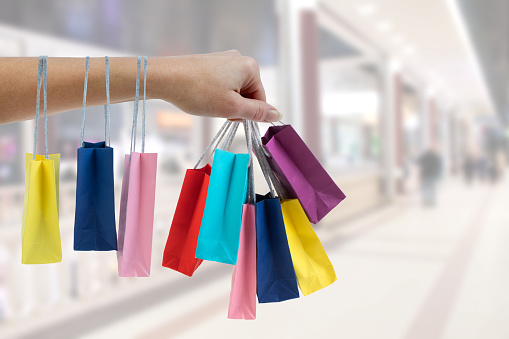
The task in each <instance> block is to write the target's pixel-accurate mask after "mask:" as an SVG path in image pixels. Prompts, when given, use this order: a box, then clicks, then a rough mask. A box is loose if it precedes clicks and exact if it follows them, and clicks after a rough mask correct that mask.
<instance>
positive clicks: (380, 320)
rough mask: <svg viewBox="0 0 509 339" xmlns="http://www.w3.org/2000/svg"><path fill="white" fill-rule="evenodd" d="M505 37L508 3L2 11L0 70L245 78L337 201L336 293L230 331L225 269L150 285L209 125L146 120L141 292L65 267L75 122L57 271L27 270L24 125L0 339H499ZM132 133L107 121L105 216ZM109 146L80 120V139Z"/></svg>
mask: <svg viewBox="0 0 509 339" xmlns="http://www.w3.org/2000/svg"><path fill="white" fill-rule="evenodd" d="M508 33H509V2H507V1H505V0H483V1H474V0H427V1H405V0H377V1H370V0H316V1H313V0H258V1H248V0H236V1H233V0H216V1H206V0H186V1H184V0H145V1H120V0H88V1H85V0H68V1H58V0H53V1H50V0H45V1H28V0H26V1H16V0H4V1H1V2H0V56H38V55H49V56H51V57H58V56H72V57H83V56H86V55H89V56H101V57H102V56H104V55H109V56H124V55H133V56H134V55H149V56H159V55H161V56H162V55H179V54H193V53H207V52H216V51H222V50H227V49H237V50H239V51H240V52H241V53H242V54H244V55H248V56H251V57H253V58H255V59H256V60H257V61H258V62H259V64H260V68H261V75H262V80H263V83H264V86H265V89H266V92H267V98H268V102H269V103H271V104H272V105H274V106H275V107H277V108H278V109H279V110H280V111H281V112H282V113H283V115H284V121H285V122H286V123H291V124H292V125H293V126H294V127H295V129H296V130H297V131H298V132H299V133H300V135H301V136H302V137H303V139H304V140H305V141H306V143H307V144H308V146H309V147H310V148H311V149H312V151H313V152H314V154H315V155H316V156H317V157H318V158H319V159H320V161H321V162H322V164H323V165H324V167H325V168H326V169H327V170H328V172H329V173H330V175H331V176H332V177H333V178H334V180H335V181H336V183H337V184H338V185H339V186H340V187H341V189H342V190H343V191H344V192H345V193H346V195H347V199H346V200H345V201H343V202H342V203H341V204H340V205H339V206H338V207H337V208H336V209H335V210H334V211H333V212H332V213H331V214H329V215H328V216H327V217H326V218H325V219H324V220H323V221H321V222H320V223H319V224H317V225H316V227H315V229H316V231H317V233H318V235H319V236H320V238H321V240H322V242H323V244H324V247H325V248H326V250H327V251H328V253H329V256H330V258H331V260H332V262H333V264H334V266H335V269H336V272H337V275H338V281H337V282H336V283H334V284H333V285H331V286H330V287H328V288H326V289H324V290H322V291H319V292H316V293H315V294H313V295H310V296H307V297H305V298H299V299H295V300H291V301H287V302H284V303H281V304H264V305H259V307H258V319H257V320H256V321H234V320H228V319H226V315H227V308H228V298H229V289H230V280H231V273H232V267H231V266H228V265H221V264H218V263H211V262H206V263H204V264H203V265H202V266H201V267H200V269H199V270H198V271H197V272H196V274H195V276H194V277H193V278H188V277H185V276H183V275H181V274H179V273H177V272H174V271H171V270H169V269H166V268H163V267H161V257H162V251H163V248H164V244H165V241H166V237H167V235H168V230H169V226H170V223H171V220H172V215H173V211H174V209H175V205H176V202H177V199H178V194H179V191H180V186H181V184H182V180H183V177H184V173H185V170H186V168H189V167H191V166H192V165H193V164H194V161H195V160H196V159H197V158H198V157H199V155H200V154H201V152H202V150H203V149H204V147H205V145H206V144H208V142H209V140H210V139H211V138H212V136H213V135H214V134H215V132H216V130H217V129H218V128H219V126H220V125H221V123H222V121H221V120H220V119H205V118H197V117H192V116H189V115H187V114H185V113H183V112H181V111H179V110H178V109H176V108H175V107H173V106H172V105H171V104H168V103H166V102H160V101H150V102H149V103H148V105H147V109H148V116H147V150H149V151H151V152H158V153H159V159H158V166H159V168H158V174H157V175H158V177H157V185H158V186H157V196H156V208H155V223H154V242H153V252H152V253H153V254H152V261H153V265H152V276H151V277H150V278H119V277H118V274H117V267H116V256H115V253H112V252H104V253H83V252H81V253H78V252H73V251H72V235H73V221H74V204H75V180H76V148H77V147H78V144H79V129H80V120H81V116H80V112H79V111H72V112H68V113H64V114H59V115H57V116H53V117H51V118H50V122H49V128H50V132H49V133H50V152H51V153H61V154H62V162H61V177H60V197H61V199H60V229H61V234H62V245H63V252H64V253H63V261H62V263H59V264H53V265H40V266H24V265H21V264H20V257H21V241H20V233H21V216H22V205H23V194H24V183H23V175H24V174H23V172H24V171H23V169H24V153H25V152H31V145H32V140H33V139H32V138H33V128H34V122H33V121H26V122H21V123H14V124H9V125H3V126H0V337H2V338H3V337H5V338H52V339H54V338H120V337H122V338H175V337H177V338H203V337H209V338H210V337H213V338H261V337H263V338H287V337H294V338H308V337H311V338H378V339H385V338H388V339H394V338H405V339H415V338H423V339H424V338H426V339H430V338H461V339H465V338H490V339H491V338H509V322H508V321H507V319H508V317H509V289H508V288H507V286H509V265H508V264H507V262H508V258H509V246H507V243H509V212H508V208H507V201H509V190H508V189H507V186H508V179H507V178H506V172H507V165H508V132H509V130H508V129H507V123H508V120H509V119H508V118H509V110H508V103H509V101H508V94H509V91H508V81H509V80H508V79H509V39H508V38H507V35H508ZM131 114H132V103H126V104H117V105H115V106H114V107H112V118H111V124H112V146H113V147H114V149H115V156H116V159H115V173H116V178H115V181H116V186H117V187H116V188H117V208H118V205H119V200H120V199H119V197H120V185H121V184H120V183H121V175H122V164H121V161H122V157H123V154H125V153H127V152H128V150H129V146H128V145H129V137H130V135H129V132H130V121H129V117H130V115H131ZM267 127H268V126H266V125H264V126H262V129H266V128H267ZM39 130H41V129H39ZM103 132H104V131H103V109H102V107H95V108H89V109H88V111H87V129H86V133H87V138H86V139H88V140H90V141H94V140H101V139H102V136H103ZM242 138H243V137H242V135H241V134H240V133H239V135H238V136H237V139H236V140H235V144H234V149H235V148H236V149H237V150H242V147H243V139H242ZM257 187H258V191H259V193H265V192H264V190H265V189H266V187H265V186H264V183H263V180H260V178H259V177H258V178H257ZM117 215H118V214H117Z"/></svg>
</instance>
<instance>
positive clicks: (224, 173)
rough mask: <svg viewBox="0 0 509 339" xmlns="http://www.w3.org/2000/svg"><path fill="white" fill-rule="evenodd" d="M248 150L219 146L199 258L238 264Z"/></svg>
mask: <svg viewBox="0 0 509 339" xmlns="http://www.w3.org/2000/svg"><path fill="white" fill-rule="evenodd" d="M248 163H249V154H247V153H246V154H244V153H241V154H234V153H230V152H227V151H224V150H220V149H216V151H215V155H214V161H213V163H212V172H211V174H210V181H209V187H208V192H207V201H206V203H205V210H204V211H203V218H202V222H201V227H200V234H199V236H198V244H197V246H196V258H200V259H204V260H209V261H217V262H221V263H225V264H231V265H235V264H236V263H237V252H238V249H239V238H240V224H241V217H242V205H243V204H244V202H245V198H246V190H247V167H248Z"/></svg>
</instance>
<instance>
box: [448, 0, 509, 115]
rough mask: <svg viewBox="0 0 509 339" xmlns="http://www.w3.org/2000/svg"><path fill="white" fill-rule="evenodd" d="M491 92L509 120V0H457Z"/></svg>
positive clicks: (493, 98) (499, 110)
mask: <svg viewBox="0 0 509 339" xmlns="http://www.w3.org/2000/svg"><path fill="white" fill-rule="evenodd" d="M457 1H458V4H459V7H460V10H461V12H462V15H463V16H464V18H465V22H466V25H467V29H468V31H469V34H470V36H471V38H472V43H473V47H474V49H475V52H476V54H477V57H478V59H479V62H480V64H481V69H482V72H483V75H484V79H485V81H486V84H487V86H488V88H489V93H490V96H491V98H492V100H493V103H494V105H495V108H496V110H497V111H498V113H499V114H500V116H501V118H502V120H503V121H504V122H505V123H506V124H507V123H509V1H507V0H483V1H479V0H457Z"/></svg>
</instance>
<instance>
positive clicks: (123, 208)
mask: <svg viewBox="0 0 509 339" xmlns="http://www.w3.org/2000/svg"><path fill="white" fill-rule="evenodd" d="M156 169H157V154H156V153H138V152H132V153H131V155H130V156H129V154H126V156H125V160H124V176H123V180H122V194H121V198H120V217H119V230H118V252H117V257H118V274H119V275H120V276H121V277H148V276H150V262H151V255H152V233H153V225H154V204H155V191H156Z"/></svg>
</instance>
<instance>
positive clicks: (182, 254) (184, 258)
mask: <svg viewBox="0 0 509 339" xmlns="http://www.w3.org/2000/svg"><path fill="white" fill-rule="evenodd" d="M210 171H211V167H210V165H209V164H207V165H205V166H204V167H202V168H197V169H188V170H187V171H186V175H185V177H184V183H183V184H182V189H181V191H180V196H179V200H178V203H177V208H176V209H175V214H174V216H173V221H172V223H171V227H170V233H169V235H168V239H167V241H166V246H165V248H164V254H163V266H164V267H168V268H171V269H173V270H175V271H178V272H181V273H183V274H185V275H188V276H192V275H193V273H194V272H195V271H196V269H197V268H198V267H199V266H200V264H201V263H202V262H203V260H201V259H197V258H196V257H195V253H196V243H197V242H198V233H199V232H200V225H201V220H202V216H203V210H204V208H205V201H206V199H207V190H208V187H209V179H210Z"/></svg>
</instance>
